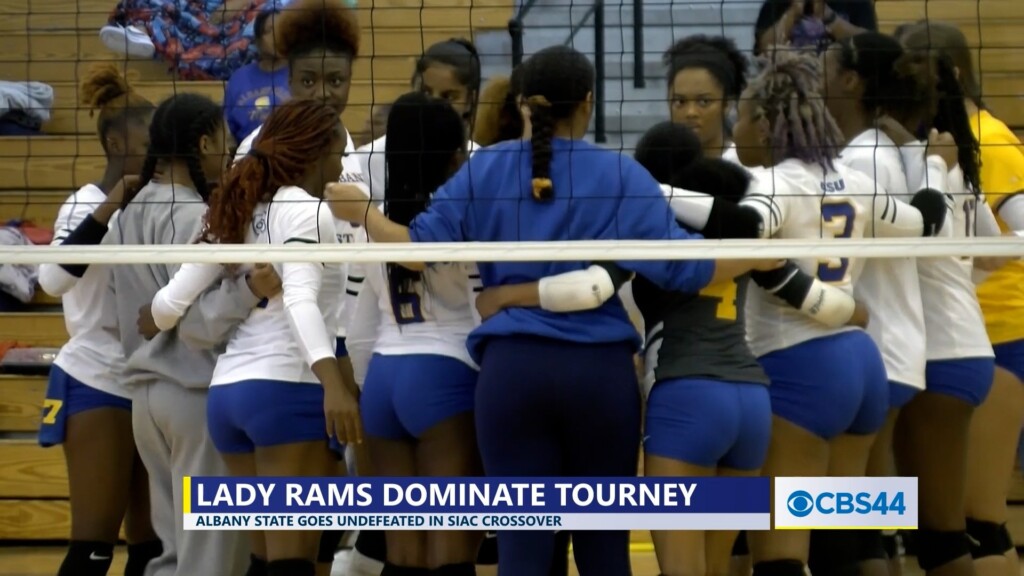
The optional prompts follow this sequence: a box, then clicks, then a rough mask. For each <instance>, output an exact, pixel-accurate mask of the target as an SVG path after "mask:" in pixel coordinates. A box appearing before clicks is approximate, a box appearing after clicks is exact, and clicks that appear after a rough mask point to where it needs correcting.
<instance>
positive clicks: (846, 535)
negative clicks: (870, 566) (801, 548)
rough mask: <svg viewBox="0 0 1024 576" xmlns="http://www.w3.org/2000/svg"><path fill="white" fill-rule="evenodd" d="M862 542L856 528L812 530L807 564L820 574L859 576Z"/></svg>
mask: <svg viewBox="0 0 1024 576" xmlns="http://www.w3.org/2000/svg"><path fill="white" fill-rule="evenodd" d="M861 542H862V537H861V535H860V534H858V533H857V531H855V530H811V553H810V555H809V556H808V557H807V566H808V567H809V568H810V569H811V573H812V574H817V575H818V576H858V574H860V568H859V563H860V560H861V557H860V556H861V548H862V544H861Z"/></svg>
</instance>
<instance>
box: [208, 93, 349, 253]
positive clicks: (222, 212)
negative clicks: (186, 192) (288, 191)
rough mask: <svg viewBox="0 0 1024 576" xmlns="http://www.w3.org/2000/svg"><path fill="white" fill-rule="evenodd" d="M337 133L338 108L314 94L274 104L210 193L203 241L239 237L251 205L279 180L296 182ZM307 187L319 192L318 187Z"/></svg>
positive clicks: (283, 183) (241, 238)
mask: <svg viewBox="0 0 1024 576" xmlns="http://www.w3.org/2000/svg"><path fill="white" fill-rule="evenodd" d="M342 133H343V130H342V129H341V120H340V119H339V118H338V113H337V112H336V111H335V110H334V109H333V108H331V107H330V106H328V105H327V104H325V103H323V102H321V101H319V100H292V101H290V102H288V103H286V104H283V105H281V106H278V107H277V108H275V109H274V111H273V112H271V113H270V116H269V117H268V118H267V121H266V122H265V123H264V124H263V127H262V128H261V129H260V133H259V135H258V136H257V137H256V139H255V141H254V142H253V143H252V149H251V150H250V151H249V153H248V154H246V155H245V156H243V157H242V158H241V159H240V160H239V161H238V162H236V163H235V165H234V166H232V167H231V169H230V170H229V171H228V172H227V174H225V176H224V179H223V180H222V182H221V185H220V187H219V188H217V190H215V191H214V193H213V194H212V195H211V196H210V202H209V211H208V212H207V214H206V224H205V226H204V229H203V236H202V241H203V242H210V243H213V242H219V243H221V244H242V243H244V242H245V235H246V229H247V227H248V226H249V224H250V222H251V221H252V215H253V211H254V210H255V209H256V205H257V204H259V203H260V202H263V201H267V200H268V199H270V198H271V197H272V196H273V195H274V193H275V192H277V189H278V188H280V187H282V186H296V185H299V184H300V183H301V182H302V180H303V178H304V177H305V176H306V174H307V173H308V172H309V170H310V168H311V167H312V166H313V165H314V164H315V163H316V162H317V161H318V160H319V159H320V158H321V157H322V156H323V154H324V150H325V149H326V148H329V147H330V146H331V145H332V144H333V143H334V142H335V141H336V140H337V139H338V138H340V137H341V134H342ZM338 161H339V162H340V161H341V159H340V158H339V159H338ZM307 192H309V193H311V194H313V195H319V194H320V193H321V192H322V191H320V190H307Z"/></svg>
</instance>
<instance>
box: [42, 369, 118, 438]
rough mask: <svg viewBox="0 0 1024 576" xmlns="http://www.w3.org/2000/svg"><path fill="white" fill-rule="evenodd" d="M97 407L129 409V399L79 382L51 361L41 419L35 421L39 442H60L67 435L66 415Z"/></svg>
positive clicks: (67, 416)
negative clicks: (38, 422)
mask: <svg viewBox="0 0 1024 576" xmlns="http://www.w3.org/2000/svg"><path fill="white" fill-rule="evenodd" d="M97 408H118V409H121V410H128V411H129V412H130V411H131V409H132V401H131V400H129V399H127V398H122V397H120V396H115V395H114V394H111V393H109V392H104V391H102V390H97V389H95V388H93V387H91V386H89V385H88V384H83V383H82V382H79V381H78V380H76V379H75V378H74V377H72V376H71V375H70V374H68V373H67V372H65V371H64V370H62V369H61V367H60V366H57V365H56V364H54V365H53V366H51V367H50V380H49V382H48V383H47V384H46V399H45V400H44V401H43V417H42V423H41V424H40V425H39V445H40V446H43V447H50V446H56V445H57V444H63V443H64V438H66V436H67V426H68V418H70V417H72V416H74V415H75V414H79V413H81V412H85V411H87V410H95V409H97Z"/></svg>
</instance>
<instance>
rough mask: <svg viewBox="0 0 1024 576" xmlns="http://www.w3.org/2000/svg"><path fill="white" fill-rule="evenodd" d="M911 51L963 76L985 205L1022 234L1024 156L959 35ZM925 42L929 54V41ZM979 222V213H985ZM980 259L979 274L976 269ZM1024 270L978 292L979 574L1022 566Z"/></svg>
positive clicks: (971, 498) (915, 37) (911, 34)
mask: <svg viewBox="0 0 1024 576" xmlns="http://www.w3.org/2000/svg"><path fill="white" fill-rule="evenodd" d="M900 35H901V37H902V38H903V41H904V42H905V43H906V44H907V45H908V46H911V47H913V48H917V49H921V48H925V47H929V48H930V49H932V50H935V51H941V52H943V53H945V54H947V55H948V56H949V57H950V59H951V61H952V63H953V65H954V66H955V68H956V70H957V72H958V74H957V78H958V79H959V81H960V85H961V87H962V88H963V92H964V95H965V99H964V106H965V107H966V109H967V112H968V114H969V115H970V125H971V130H972V131H973V133H974V136H975V138H976V139H977V140H978V142H979V144H980V156H981V168H980V174H979V177H980V183H981V188H982V190H983V191H984V194H985V199H986V200H987V202H988V203H989V205H990V206H991V207H992V209H993V210H994V211H995V214H996V216H997V217H998V223H999V226H1000V229H1001V230H1002V231H1004V232H1009V233H1012V232H1014V231H1020V230H1024V201H1021V197H1020V196H1019V194H1018V193H1019V192H1020V191H1021V189H1022V188H1024V184H1022V182H1024V148H1022V147H1021V143H1020V140H1018V139H1017V137H1016V136H1015V135H1014V133H1013V131H1011V130H1010V129H1009V128H1007V127H1006V125H1005V124H1004V123H1003V122H1001V121H1000V120H999V119H998V118H996V117H995V116H993V115H992V113H991V112H990V111H989V110H988V108H987V107H986V106H985V102H984V101H983V100H982V98H981V89H980V86H979V83H978V78H977V74H976V72H975V69H974V58H973V56H972V54H971V50H970V48H969V47H968V44H967V40H966V39H965V38H964V35H963V32H961V31H960V29H959V28H957V27H955V26H952V25H949V24H944V23H938V22H931V23H924V22H920V23H918V24H915V25H911V26H909V27H907V28H904V29H903V30H901V31H900ZM925 38H927V39H928V44H927V46H926V45H925V43H924V42H923V40H924V39H925ZM979 215H980V213H979ZM979 260H980V259H977V258H976V259H975V267H977V266H978V263H979V262H978V261H979ZM1022 273H1024V264H1022V263H1020V262H1013V263H1010V264H1008V265H1007V266H1005V267H1004V268H1001V269H998V270H996V271H995V272H993V273H992V274H991V276H989V277H988V278H987V279H985V281H984V282H983V283H982V284H981V285H980V286H979V287H978V290H977V295H978V300H979V303H980V305H981V310H982V312H983V313H984V318H985V325H986V329H987V332H988V336H989V338H990V340H991V342H992V344H993V349H994V352H995V363H996V370H995V378H994V379H993V384H992V389H991V391H990V392H989V395H988V398H987V399H986V400H985V402H984V403H982V405H981V406H980V407H978V408H977V409H976V410H975V412H974V416H973V417H972V418H971V427H970V436H969V443H968V451H967V458H968V460H967V508H966V512H967V533H968V535H970V537H971V539H972V541H971V555H972V556H973V558H974V568H975V571H976V572H977V573H978V574H981V575H983V576H988V575H993V576H994V575H997V574H998V575H1003V574H1016V573H1017V571H1018V565H1019V558H1018V555H1017V551H1016V549H1015V548H1014V543H1013V538H1012V537H1011V535H1010V534H1009V531H1008V530H1007V527H1006V521H1007V519H1008V517H1009V511H1008V509H1007V504H1006V502H1007V497H1008V496H1009V491H1010V485H1011V476H1012V472H1013V467H1014V464H1015V458H1016V451H1015V450H1014V448H1015V446H1016V444H1017V442H1018V437H1019V435H1020V433H1019V431H1020V429H1021V424H1022V420H1024V387H1022V384H1021V382H1024V323H1022V319H1021V318H1022V317H1021V311H1022V310H1024V284H1021V278H1022V277H1024V274H1022Z"/></svg>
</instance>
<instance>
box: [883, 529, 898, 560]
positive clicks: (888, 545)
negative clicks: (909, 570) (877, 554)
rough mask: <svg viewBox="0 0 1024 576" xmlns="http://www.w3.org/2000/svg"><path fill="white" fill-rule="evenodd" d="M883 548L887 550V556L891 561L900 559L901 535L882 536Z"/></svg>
mask: <svg viewBox="0 0 1024 576" xmlns="http://www.w3.org/2000/svg"><path fill="white" fill-rule="evenodd" d="M882 548H883V549H884V550H885V556H886V557H887V558H889V559H890V560H895V559H897V558H899V557H900V535H899V534H882Z"/></svg>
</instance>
